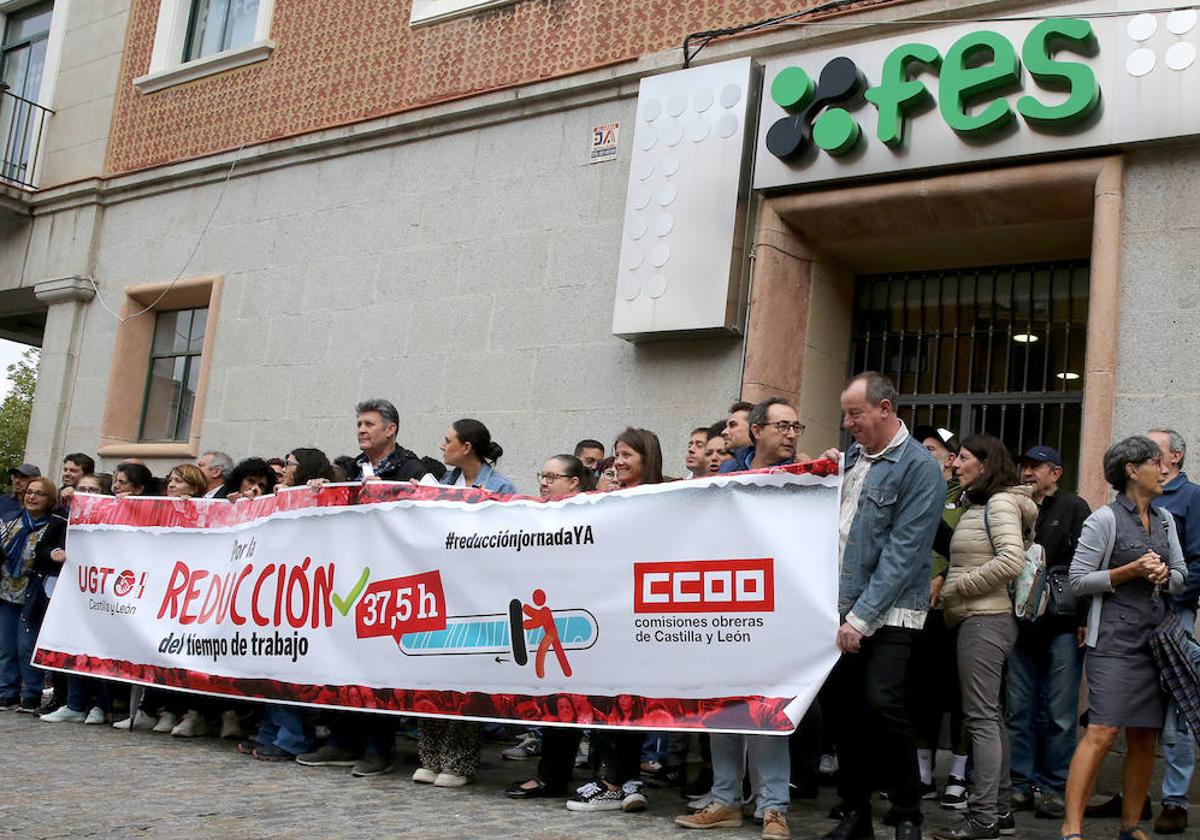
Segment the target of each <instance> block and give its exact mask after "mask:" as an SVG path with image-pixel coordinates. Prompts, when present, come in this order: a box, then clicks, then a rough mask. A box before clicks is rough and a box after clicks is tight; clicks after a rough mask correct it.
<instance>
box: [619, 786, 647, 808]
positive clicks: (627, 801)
mask: <svg viewBox="0 0 1200 840" xmlns="http://www.w3.org/2000/svg"><path fill="white" fill-rule="evenodd" d="M621 794H622V797H621V810H622V811H626V812H633V811H645V810H646V794H644V793H642V783H641V782H636V781H628V782H626V783H625V784H623V785H621Z"/></svg>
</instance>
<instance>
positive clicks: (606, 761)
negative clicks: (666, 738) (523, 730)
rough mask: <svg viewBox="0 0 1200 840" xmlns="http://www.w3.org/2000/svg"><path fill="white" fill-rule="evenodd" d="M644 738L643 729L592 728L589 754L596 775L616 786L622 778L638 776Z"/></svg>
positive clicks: (628, 778) (640, 773)
mask: <svg viewBox="0 0 1200 840" xmlns="http://www.w3.org/2000/svg"><path fill="white" fill-rule="evenodd" d="M644 740H646V733H645V732H631V731H628V730H621V729H596V730H593V731H592V755H593V762H594V763H595V765H596V768H597V771H596V775H597V776H598V777H599V778H601V779H603V780H604V781H606V782H608V783H610V784H614V785H617V786H618V787H620V786H621V785H623V784H624V783H625V782H628V781H631V780H636V779H641V778H642V742H643V741H644ZM544 746H545V745H543V748H544Z"/></svg>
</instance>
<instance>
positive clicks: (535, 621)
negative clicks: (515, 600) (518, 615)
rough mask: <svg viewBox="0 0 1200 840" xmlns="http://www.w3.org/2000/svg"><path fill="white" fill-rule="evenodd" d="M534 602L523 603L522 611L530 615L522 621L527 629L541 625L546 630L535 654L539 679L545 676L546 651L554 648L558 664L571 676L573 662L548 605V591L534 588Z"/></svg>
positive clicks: (535, 670)
mask: <svg viewBox="0 0 1200 840" xmlns="http://www.w3.org/2000/svg"><path fill="white" fill-rule="evenodd" d="M533 603H534V606H531V605H529V604H522V605H521V611H522V612H524V613H525V615H527V616H528V618H526V619H525V621H524V622H523V623H522V627H524V628H525V629H526V630H537V629H538V628H539V627H540V628H541V629H542V630H543V631H545V632H544V634H543V635H542V640H541V642H539V643H538V649H537V654H536V655H535V656H534V660H533V669H534V672H535V673H536V674H537V676H538V679H539V680H540V679H543V678H545V676H546V651H548V650H550V648H554V655H555V656H556V657H558V665H559V667H560V668H562V672H563V676H564V677H569V676H571V663H570V662H568V661H567V652H566V650H565V649H564V648H563V644H562V640H561V639H559V638H558V627H557V626H556V625H555V624H554V613H553V612H551V610H550V608H549V607H547V606H546V593H545V592H543V591H542V590H540V589H535V590H533Z"/></svg>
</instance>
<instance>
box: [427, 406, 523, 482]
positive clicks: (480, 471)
mask: <svg viewBox="0 0 1200 840" xmlns="http://www.w3.org/2000/svg"><path fill="white" fill-rule="evenodd" d="M441 450H442V461H444V462H445V464H446V466H447V467H450V471H449V472H447V473H446V474H445V475H444V476H442V484H450V485H453V486H455V487H479V488H482V489H484V490H490V491H491V492H493V493H515V492H517V488H516V487H515V486H514V485H513V483H512V482H511V481H509V480H508V479H507V478H505V477H504V476H503V475H501V474H500V473H499V472H497V471H496V462H497V461H499V460H500V457H501V456H502V455H503V454H504V450H503V449H502V448H501V446H500V444H498V443H496V441H494V440H492V433H491V432H490V431H488V427H487V426H485V425H483V424H482V423H480V422H479V421H478V420H472V419H470V418H466V419H463V420H455V421H454V422H453V423H451V424H450V428H449V429H447V430H446V434H445V436H444V437H443V438H442V443H441Z"/></svg>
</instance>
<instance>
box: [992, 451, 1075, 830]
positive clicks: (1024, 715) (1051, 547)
mask: <svg viewBox="0 0 1200 840" xmlns="http://www.w3.org/2000/svg"><path fill="white" fill-rule="evenodd" d="M1062 473H1063V468H1062V458H1061V457H1060V456H1059V454H1058V452H1057V451H1056V450H1054V449H1051V448H1050V447H1049V446H1035V447H1033V448H1032V449H1030V450H1029V451H1028V452H1026V453H1025V454H1024V455H1023V456H1022V457H1021V481H1022V482H1024V483H1025V484H1027V485H1029V486H1031V487H1032V488H1033V500H1034V501H1035V502H1037V504H1038V508H1039V511H1038V519H1037V530H1036V536H1035V539H1036V540H1037V542H1038V544H1039V545H1041V546H1042V548H1044V549H1045V550H1046V575H1047V585H1048V588H1049V587H1051V586H1052V585H1053V584H1054V583H1055V581H1056V580H1057V581H1059V582H1065V580H1066V577H1065V576H1066V571H1067V569H1068V567H1070V565H1071V558H1072V557H1073V556H1074V555H1075V544H1076V543H1077V542H1078V540H1079V532H1080V530H1081V529H1082V528H1083V521H1084V520H1085V519H1087V518H1088V516H1089V515H1090V514H1091V508H1089V507H1088V504H1087V502H1085V501H1084V500H1083V499H1081V498H1079V497H1078V496H1076V495H1074V494H1072V493H1065V492H1063V491H1061V490H1059V488H1058V482H1059V481H1060V480H1061V479H1062ZM1047 595H1049V592H1048V593H1047ZM1051 603H1052V604H1053V603H1054V602H1053V600H1052V601H1051ZM1082 621H1083V616H1082V615H1080V614H1079V613H1078V612H1073V613H1067V614H1061V615H1060V614H1057V613H1056V612H1054V611H1053V610H1052V609H1050V608H1048V609H1047V611H1046V614H1045V615H1043V616H1042V617H1041V618H1039V619H1037V620H1036V621H1033V622H1026V621H1022V622H1021V623H1020V630H1019V633H1018V636H1017V645H1016V648H1015V649H1014V650H1013V652H1012V654H1011V655H1010V656H1009V659H1008V711H1007V723H1008V737H1009V743H1010V745H1011V749H1012V790H1013V801H1012V805H1013V808H1014V809H1030V808H1034V809H1036V815H1037V816H1038V817H1042V818H1045V819H1061V818H1062V815H1063V792H1064V790H1065V789H1066V786H1067V770H1068V769H1069V767H1070V764H1071V756H1072V754H1073V753H1074V752H1075V731H1076V716H1077V714H1078V708H1079V683H1080V680H1081V679H1082V676H1083V651H1082V650H1081V649H1080V647H1079V628H1080V625H1081V622H1082Z"/></svg>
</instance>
